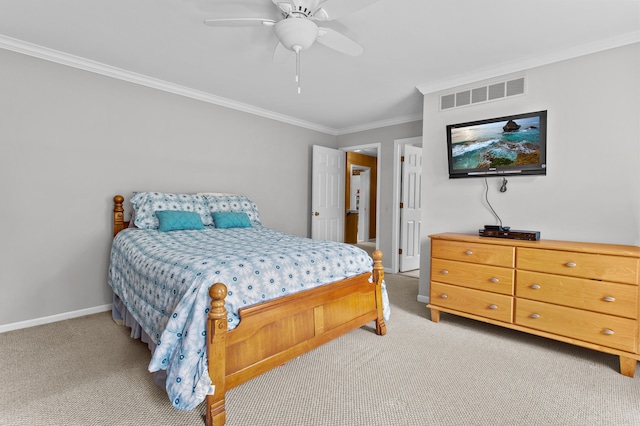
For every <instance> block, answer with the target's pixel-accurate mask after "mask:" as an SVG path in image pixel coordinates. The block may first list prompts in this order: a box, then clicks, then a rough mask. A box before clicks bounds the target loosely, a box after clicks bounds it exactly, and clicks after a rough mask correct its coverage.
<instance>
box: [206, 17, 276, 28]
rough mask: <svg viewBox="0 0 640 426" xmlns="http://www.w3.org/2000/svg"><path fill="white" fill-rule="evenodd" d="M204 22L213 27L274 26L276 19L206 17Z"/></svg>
mask: <svg viewBox="0 0 640 426" xmlns="http://www.w3.org/2000/svg"><path fill="white" fill-rule="evenodd" d="M204 23H205V24H206V25H209V26H211V27H256V26H265V27H272V26H274V25H275V24H276V21H274V20H273V19H268V18H221V19H205V21H204Z"/></svg>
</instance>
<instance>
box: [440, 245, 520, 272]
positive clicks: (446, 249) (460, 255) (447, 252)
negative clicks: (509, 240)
mask: <svg viewBox="0 0 640 426" xmlns="http://www.w3.org/2000/svg"><path fill="white" fill-rule="evenodd" d="M514 254H515V248H514V247H509V246H497V245H490V244H480V243H471V242H464V241H443V240H433V241H432V242H431V257H436V258H438V259H450V260H459V261H461V262H471V263H482V264H485V265H495V266H504V267H507V268H513V266H514V258H515V257H514Z"/></svg>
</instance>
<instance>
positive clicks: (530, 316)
mask: <svg viewBox="0 0 640 426" xmlns="http://www.w3.org/2000/svg"><path fill="white" fill-rule="evenodd" d="M529 318H533V319H538V318H540V314H531V315H529Z"/></svg>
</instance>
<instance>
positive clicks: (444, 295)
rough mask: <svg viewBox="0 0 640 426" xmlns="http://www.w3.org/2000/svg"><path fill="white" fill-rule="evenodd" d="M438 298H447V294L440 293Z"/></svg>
mask: <svg viewBox="0 0 640 426" xmlns="http://www.w3.org/2000/svg"><path fill="white" fill-rule="evenodd" d="M440 298H442V299H448V298H449V296H447V295H446V294H445V293H442V294H441V295H440Z"/></svg>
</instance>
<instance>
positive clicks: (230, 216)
mask: <svg viewBox="0 0 640 426" xmlns="http://www.w3.org/2000/svg"><path fill="white" fill-rule="evenodd" d="M211 215H212V216H213V223H214V224H215V225H216V228H221V229H227V228H251V221H249V216H247V214H246V213H245V212H214V213H211Z"/></svg>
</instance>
